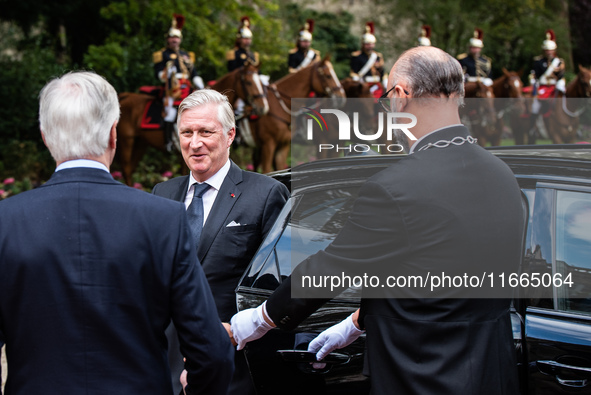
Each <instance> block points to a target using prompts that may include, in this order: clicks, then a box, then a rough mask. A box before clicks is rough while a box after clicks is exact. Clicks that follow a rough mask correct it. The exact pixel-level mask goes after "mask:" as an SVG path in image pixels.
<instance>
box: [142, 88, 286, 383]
mask: <svg viewBox="0 0 591 395" xmlns="http://www.w3.org/2000/svg"><path fill="white" fill-rule="evenodd" d="M177 122H178V125H177V126H178V130H179V136H180V142H181V152H182V154H183V158H184V160H185V163H186V164H187V166H188V167H189V169H190V170H191V174H190V175H188V176H183V177H177V178H174V179H172V180H169V181H166V182H164V183H161V184H158V185H156V186H155V187H154V191H153V193H154V194H156V195H160V196H163V197H167V198H169V199H173V200H178V201H181V202H184V203H185V206H186V207H187V209H188V210H189V216H190V221H191V215H192V214H191V213H190V212H191V211H192V209H193V207H191V206H192V205H193V204H202V208H200V210H202V211H200V213H199V214H198V215H196V216H195V217H194V219H193V220H192V221H193V224H192V225H193V226H195V225H197V226H196V228H197V229H196V230H195V232H196V233H197V234H196V235H195V238H196V240H195V245H196V248H197V256H198V258H199V260H200V262H201V264H202V266H203V270H204V271H205V275H206V276H207V280H208V281H209V285H210V287H211V290H212V293H213V295H214V299H215V303H216V307H217V310H218V314H219V317H220V319H221V320H222V321H224V322H228V321H229V320H230V318H231V317H232V315H234V314H235V313H236V312H237V309H236V296H235V289H236V287H237V286H238V281H239V280H240V277H242V275H243V274H244V270H245V269H246V266H247V265H248V263H249V262H250V260H251V258H252V257H253V255H254V254H255V252H256V250H257V249H258V247H259V245H260V244H261V242H262V241H263V239H264V238H265V236H266V235H267V233H268V232H269V230H270V229H271V227H272V226H273V223H274V222H275V219H276V218H277V216H278V215H279V212H280V211H281V209H282V208H283V206H284V205H285V202H286V201H287V198H288V196H289V191H288V190H287V188H286V187H285V186H284V185H283V184H281V183H280V182H278V181H276V180H274V179H272V178H270V177H268V176H265V175H262V174H257V173H253V172H248V171H243V170H241V169H240V168H239V167H238V166H237V165H236V164H235V163H233V162H232V161H231V160H230V146H231V145H232V141H233V140H234V137H235V135H236V129H235V123H234V112H233V109H232V106H231V105H230V103H229V102H228V98H227V97H226V96H224V95H222V94H221V93H219V92H217V91H214V90H209V89H206V90H200V91H196V92H193V93H192V94H191V95H189V96H188V97H187V98H186V99H185V100H183V102H182V103H181V105H180V106H179V116H178V121H177ZM195 189H197V190H199V191H201V192H198V194H199V195H201V201H200V202H199V203H197V202H196V199H194V196H195V192H194V191H195ZM195 222H199V223H198V224H195ZM172 338H173V339H174V336H173V337H172ZM181 361H182V357H181V356H180V355H174V356H171V366H172V365H173V364H176V366H177V370H176V371H175V370H174V368H173V372H172V374H173V377H175V375H176V377H178V374H180V371H181V369H180V368H182V366H181V364H180V362H181ZM235 365H236V372H235V375H234V378H233V380H232V384H231V391H230V393H239V394H248V393H252V391H253V386H252V380H251V378H250V373H249V371H248V366H247V365H246V360H245V358H244V354H243V353H242V352H237V353H236V356H235ZM177 373H178V374H177Z"/></svg>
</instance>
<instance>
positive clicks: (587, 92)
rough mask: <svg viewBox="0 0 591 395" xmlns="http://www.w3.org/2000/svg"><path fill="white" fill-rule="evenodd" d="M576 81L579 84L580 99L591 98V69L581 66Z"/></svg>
mask: <svg viewBox="0 0 591 395" xmlns="http://www.w3.org/2000/svg"><path fill="white" fill-rule="evenodd" d="M576 79H577V80H578V83H579V95H578V97H586V98H589V97H591V69H588V68H585V67H583V66H581V65H579V72H578V74H577V78H576ZM567 96H568V95H567Z"/></svg>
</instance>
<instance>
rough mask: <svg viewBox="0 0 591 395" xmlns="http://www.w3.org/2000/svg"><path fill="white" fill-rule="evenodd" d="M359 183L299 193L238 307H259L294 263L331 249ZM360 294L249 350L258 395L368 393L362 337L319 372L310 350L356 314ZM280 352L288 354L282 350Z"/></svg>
mask: <svg viewBox="0 0 591 395" xmlns="http://www.w3.org/2000/svg"><path fill="white" fill-rule="evenodd" d="M359 186H360V183H353V184H349V185H345V186H343V185H342V183H339V184H328V185H323V186H322V187H320V188H318V187H315V188H308V189H305V190H303V191H300V192H296V193H295V194H294V196H293V197H292V198H291V199H290V201H289V202H288V203H287V205H286V207H285V208H284V209H283V211H282V213H281V214H280V216H279V218H278V219H277V221H276V223H275V225H274V227H273V229H272V230H271V231H270V232H269V235H268V236H267V238H266V239H265V240H264V242H263V243H262V245H261V247H260V248H259V250H258V252H257V254H256V255H255V257H254V258H253V260H252V262H251V265H250V266H249V269H248V270H247V272H246V273H245V275H244V277H243V278H242V280H241V282H240V285H239V287H238V289H237V303H238V309H239V310H243V309H246V308H250V307H256V306H258V305H259V304H260V303H262V302H263V301H264V300H266V299H267V297H268V296H269V295H270V294H271V293H272V291H273V290H274V289H275V288H277V286H279V284H280V283H281V282H282V281H283V280H284V279H285V278H286V277H288V276H289V275H290V274H291V270H292V264H294V266H295V265H297V263H299V262H301V261H303V260H304V259H305V258H307V257H308V256H310V255H312V254H314V253H315V252H317V251H319V250H321V249H323V248H324V247H326V246H327V245H328V244H329V243H330V242H331V241H332V240H333V239H334V238H335V237H336V235H337V233H338V232H339V230H340V228H341V227H342V225H343V223H344V221H345V220H346V219H347V217H348V214H349V212H350V210H351V208H352V206H353V202H354V200H355V198H356V196H357V191H358V189H359ZM358 306H359V290H356V289H350V290H347V291H345V293H343V294H342V295H341V296H340V297H339V298H335V299H333V300H332V301H330V302H329V303H327V304H326V305H325V306H323V307H322V308H321V309H319V310H318V311H317V312H316V313H314V314H313V315H312V316H310V317H309V318H308V319H307V320H306V321H304V322H303V323H302V324H300V325H299V326H298V328H297V329H296V330H295V331H291V332H288V331H282V330H279V329H275V330H271V331H270V332H269V333H268V334H266V335H265V336H264V337H263V338H261V339H259V340H257V341H254V342H251V343H249V344H248V345H247V347H246V349H245V353H246V357H247V360H248V364H249V368H250V371H251V375H252V377H253V380H254V382H255V386H256V388H257V391H258V393H259V394H277V393H281V394H302V393H306V394H327V393H339V394H364V393H368V390H369V383H368V380H367V378H366V377H365V376H363V375H362V367H363V349H364V344H365V343H364V342H365V338H364V336H362V337H361V338H360V339H358V340H357V341H356V342H354V343H353V344H351V345H350V346H348V347H346V348H344V349H341V350H338V352H335V353H332V354H331V356H330V359H331V363H329V364H328V365H327V367H325V368H324V369H314V368H313V367H312V365H311V364H310V363H309V362H308V361H307V358H309V357H310V355H306V354H305V353H297V352H296V353H294V352H293V351H291V350H306V349H307V346H308V343H309V342H310V341H311V340H312V339H313V338H314V337H316V336H317V335H318V333H320V332H321V331H323V330H324V329H326V328H328V327H329V326H332V325H334V324H336V323H338V322H340V321H341V320H343V319H344V318H346V317H347V316H348V315H350V314H351V313H352V312H353V311H355V310H356V309H357V308H358ZM281 350H287V351H283V352H281Z"/></svg>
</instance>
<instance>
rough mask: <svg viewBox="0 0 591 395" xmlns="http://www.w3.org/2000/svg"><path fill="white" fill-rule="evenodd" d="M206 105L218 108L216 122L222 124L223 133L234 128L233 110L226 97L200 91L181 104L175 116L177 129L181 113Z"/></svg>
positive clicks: (205, 90) (208, 91)
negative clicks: (213, 105)
mask: <svg viewBox="0 0 591 395" xmlns="http://www.w3.org/2000/svg"><path fill="white" fill-rule="evenodd" d="M208 104H215V105H217V106H218V113H217V116H218V121H219V122H220V123H221V124H222V128H223V129H224V133H226V134H227V133H228V131H229V130H230V129H232V128H234V127H235V121H234V110H233V109H232V105H231V104H230V102H229V101H228V97H227V96H226V95H224V94H222V93H220V92H218V91H216V90H213V89H201V90H198V91H195V92H193V93H191V94H190V95H189V96H187V97H186V98H185V99H184V100H183V101H182V102H181V104H180V106H179V112H178V116H177V127H178V126H179V124H180V120H181V115H182V114H183V112H185V111H187V110H189V109H191V108H195V107H201V106H205V105H208Z"/></svg>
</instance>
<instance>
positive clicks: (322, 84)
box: [310, 55, 346, 99]
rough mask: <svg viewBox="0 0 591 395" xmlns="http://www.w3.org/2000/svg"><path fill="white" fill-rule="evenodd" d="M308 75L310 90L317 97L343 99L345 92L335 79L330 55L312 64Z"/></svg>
mask: <svg viewBox="0 0 591 395" xmlns="http://www.w3.org/2000/svg"><path fill="white" fill-rule="evenodd" d="M310 67H311V68H312V73H311V75H310V78H311V81H310V85H311V87H312V90H313V91H314V92H316V93H317V94H319V95H325V96H328V97H330V98H343V99H344V98H345V97H346V96H345V91H344V89H343V87H342V85H341V83H340V81H339V79H338V78H337V75H336V73H335V71H334V68H333V67H332V63H331V62H330V55H327V56H325V57H324V58H323V59H322V60H321V61H319V62H316V63H314V64H313V65H312V66H310Z"/></svg>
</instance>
